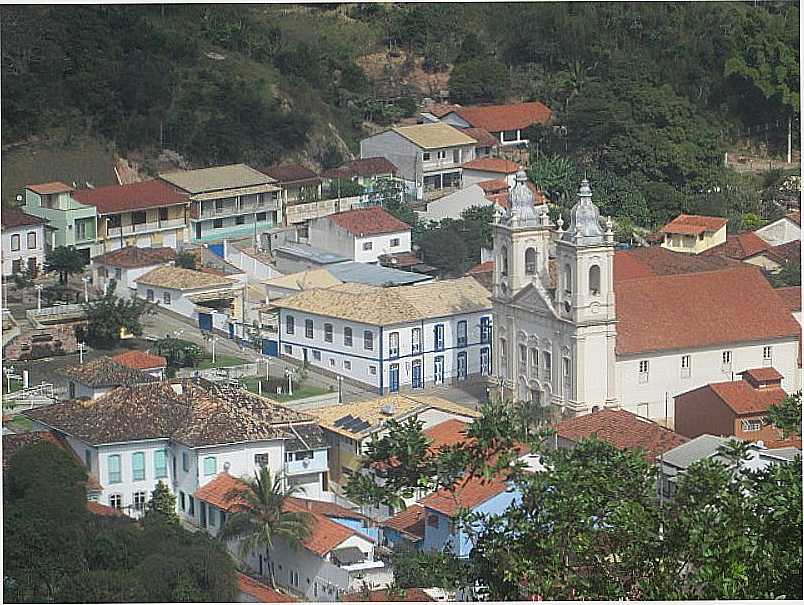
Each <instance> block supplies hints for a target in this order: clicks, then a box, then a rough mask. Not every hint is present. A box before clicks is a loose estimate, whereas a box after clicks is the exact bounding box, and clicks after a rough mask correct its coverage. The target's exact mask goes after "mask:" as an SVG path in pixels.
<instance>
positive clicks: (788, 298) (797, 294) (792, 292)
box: [776, 286, 801, 311]
mask: <svg viewBox="0 0 804 605" xmlns="http://www.w3.org/2000/svg"><path fill="white" fill-rule="evenodd" d="M776 294H778V295H779V298H781V299H782V302H784V304H785V305H787V308H788V309H790V310H791V311H801V286H790V287H789V288H776Z"/></svg>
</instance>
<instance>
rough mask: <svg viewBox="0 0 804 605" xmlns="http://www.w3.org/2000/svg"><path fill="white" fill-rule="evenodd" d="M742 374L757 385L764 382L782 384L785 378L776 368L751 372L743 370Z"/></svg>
mask: <svg viewBox="0 0 804 605" xmlns="http://www.w3.org/2000/svg"><path fill="white" fill-rule="evenodd" d="M740 374H741V375H745V376H747V377H748V379H749V380H751V381H753V382H754V383H757V384H759V383H763V382H781V381H782V379H783V378H784V376H782V375H781V374H780V373H779V371H778V370H777V369H776V368H772V367H767V368H751V369H749V370H743V371H742V372H740Z"/></svg>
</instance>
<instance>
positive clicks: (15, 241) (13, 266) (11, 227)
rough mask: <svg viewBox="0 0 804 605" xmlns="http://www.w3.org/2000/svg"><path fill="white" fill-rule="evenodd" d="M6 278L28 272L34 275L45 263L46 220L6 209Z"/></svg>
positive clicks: (4, 248) (4, 222)
mask: <svg viewBox="0 0 804 605" xmlns="http://www.w3.org/2000/svg"><path fill="white" fill-rule="evenodd" d="M1 218H2V233H3V275H4V276H7V275H12V274H14V273H20V272H21V271H22V270H23V269H28V270H30V271H32V272H33V273H34V275H35V274H36V273H37V272H38V271H39V270H40V269H41V268H42V265H43V264H44V262H45V223H46V222H47V221H46V220H45V219H43V218H40V217H38V216H33V215H32V214H27V213H25V212H23V211H22V210H20V209H19V208H12V207H10V206H9V207H7V208H3V212H2V216H1Z"/></svg>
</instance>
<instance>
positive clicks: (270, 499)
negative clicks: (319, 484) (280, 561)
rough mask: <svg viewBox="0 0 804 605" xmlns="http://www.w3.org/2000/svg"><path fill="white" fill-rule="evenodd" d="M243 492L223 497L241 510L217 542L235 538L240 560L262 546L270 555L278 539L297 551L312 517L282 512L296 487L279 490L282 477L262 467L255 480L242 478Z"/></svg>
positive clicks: (223, 529) (230, 519)
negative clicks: (237, 505)
mask: <svg viewBox="0 0 804 605" xmlns="http://www.w3.org/2000/svg"><path fill="white" fill-rule="evenodd" d="M243 483H244V484H245V487H244V488H243V489H234V490H231V491H230V492H229V493H227V494H226V496H225V497H226V500H228V501H230V502H235V501H236V502H238V503H239V504H241V506H239V507H238V510H236V512H234V513H232V514H231V515H230V516H229V518H228V519H226V523H225V524H224V526H223V528H222V530H221V533H220V534H219V535H218V538H219V539H220V540H222V541H224V542H225V541H227V540H231V539H233V538H239V540H240V544H239V553H240V558H241V559H244V558H245V557H246V556H248V555H250V554H252V553H254V552H256V551H257V549H259V548H261V547H262V546H264V547H265V548H266V549H268V550H269V551H270V549H271V548H272V547H273V544H274V540H275V539H276V538H281V539H283V540H284V541H285V542H287V543H288V544H289V545H290V546H291V547H293V548H298V547H299V546H301V543H302V541H303V540H304V539H305V538H307V537H308V536H309V535H310V533H311V525H312V522H313V516H312V515H311V514H310V513H308V512H305V511H298V512H296V511H289V510H286V506H285V505H286V502H287V498H289V497H290V496H293V495H294V494H295V493H297V492H299V491H302V488H300V487H298V486H292V487H290V488H289V489H287V490H284V489H283V485H282V483H283V481H282V477H281V476H280V475H279V474H276V475H272V474H271V470H270V469H269V468H268V467H265V466H264V467H262V468H261V469H260V472H259V473H258V474H257V476H256V477H254V478H253V479H252V478H244V479H243ZM268 569H269V570H270V578H271V585H272V586H274V587H275V579H274V571H273V569H271V566H270V565H269V566H268Z"/></svg>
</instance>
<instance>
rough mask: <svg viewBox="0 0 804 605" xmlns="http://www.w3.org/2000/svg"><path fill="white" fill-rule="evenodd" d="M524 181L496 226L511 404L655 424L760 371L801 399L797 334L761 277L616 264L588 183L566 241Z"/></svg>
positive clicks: (684, 263)
mask: <svg viewBox="0 0 804 605" xmlns="http://www.w3.org/2000/svg"><path fill="white" fill-rule="evenodd" d="M525 179H526V177H525V174H524V172H522V173H520V175H518V176H517V185H516V186H515V187H514V189H513V190H512V192H511V195H510V205H509V208H508V210H507V212H506V215H505V216H504V217H503V219H502V220H501V221H500V222H499V223H497V224H495V225H494V254H495V268H494V326H495V328H494V329H495V347H494V349H495V368H496V372H497V376H498V379H499V380H500V381H501V382H502V384H503V386H504V390H505V392H506V393H507V394H508V396H510V397H512V398H514V399H516V400H520V401H528V400H532V401H538V402H541V403H545V404H547V403H552V404H555V405H558V406H561V407H565V408H568V409H569V410H571V411H573V412H576V413H586V412H589V411H591V410H592V409H593V407H595V406H607V407H617V406H621V407H623V408H625V409H627V410H629V411H632V412H635V413H637V414H639V415H642V416H646V417H649V418H652V419H660V418H665V417H672V415H673V403H672V398H673V396H675V395H677V394H679V393H682V392H685V391H688V390H690V389H692V388H696V387H698V386H703V385H705V384H709V383H710V382H717V381H719V380H721V379H722V377H724V376H727V375H730V374H731V372H735V373H737V372H741V371H743V370H746V369H749V368H753V367H763V366H770V365H772V366H773V367H775V368H776V369H777V370H778V371H779V372H780V373H781V374H782V375H783V377H784V378H783V381H782V382H783V386H784V388H786V389H794V388H797V385H798V384H800V376H799V372H798V367H797V359H798V336H799V331H800V326H799V325H798V323H797V322H796V321H795V320H794V319H793V317H792V315H791V314H790V311H789V310H788V308H787V305H786V304H785V303H784V302H783V301H782V300H781V298H780V297H779V296H778V295H777V294H776V293H775V292H774V290H773V289H772V288H771V287H770V285H769V284H768V282H767V280H766V279H765V278H764V277H763V275H762V274H761V272H760V271H759V270H758V269H756V268H753V267H748V266H746V265H743V264H742V263H739V262H737V261H732V260H730V259H726V258H720V257H710V256H701V255H690V254H682V253H677V252H673V251H670V250H667V249H664V248H661V247H658V246H656V247H652V248H643V249H637V250H633V251H625V252H617V253H616V254H615V252H614V234H613V230H612V226H611V223H610V222H608V223H607V226H606V228H605V230H604V227H603V226H601V224H600V217H599V211H598V209H597V207H596V206H595V205H594V204H593V203H592V192H591V188H590V187H589V184H588V183H587V182H586V181H584V182H583V183H582V185H581V190H580V192H579V195H578V203H577V204H576V205H575V207H574V208H573V210H572V213H571V217H570V218H571V220H570V224H569V227H568V229H566V230H564V229H563V228H562V226H563V223H559V226H558V229H556V228H555V227H554V226H553V225H552V224H551V222H550V219H549V216H548V215H547V212H546V207H545V206H539V207H534V205H533V196H532V193H531V192H530V191H529V189H528V188H527V187H526V186H525Z"/></svg>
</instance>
